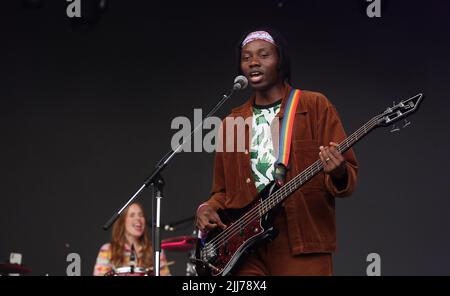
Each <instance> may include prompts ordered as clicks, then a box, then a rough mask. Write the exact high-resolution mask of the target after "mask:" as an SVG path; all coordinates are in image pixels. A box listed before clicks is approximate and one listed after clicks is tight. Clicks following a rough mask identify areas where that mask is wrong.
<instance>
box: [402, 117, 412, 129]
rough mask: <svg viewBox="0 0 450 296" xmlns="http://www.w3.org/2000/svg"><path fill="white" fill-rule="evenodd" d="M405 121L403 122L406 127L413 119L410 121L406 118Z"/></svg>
mask: <svg viewBox="0 0 450 296" xmlns="http://www.w3.org/2000/svg"><path fill="white" fill-rule="evenodd" d="M404 122H405V123H403V127H404V128H405V127H407V126H408V125H410V124H411V121H408V120H406V119H405V120H404Z"/></svg>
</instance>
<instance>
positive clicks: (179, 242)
mask: <svg viewBox="0 0 450 296" xmlns="http://www.w3.org/2000/svg"><path fill="white" fill-rule="evenodd" d="M196 240H197V238H196V237H194V236H186V235H185V236H177V237H171V238H168V239H165V240H163V241H162V242H161V249H162V250H165V251H175V252H192V251H193V250H194V248H195V241H196ZM173 264H175V261H169V262H167V264H165V265H164V266H170V265H173ZM189 264H190V263H188V267H187V271H188V275H190V274H189V273H193V272H195V270H192V266H189ZM162 267H163V266H162ZM152 275H153V267H150V268H143V267H133V266H124V267H118V268H115V269H113V270H111V271H110V272H108V273H106V274H105V276H152ZM192 275H194V274H192Z"/></svg>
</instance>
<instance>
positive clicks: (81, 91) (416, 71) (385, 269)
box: [0, 0, 450, 275]
mask: <svg viewBox="0 0 450 296" xmlns="http://www.w3.org/2000/svg"><path fill="white" fill-rule="evenodd" d="M22 3H23V2H22V1H11V0H9V1H2V3H1V7H0V11H1V17H0V28H1V44H0V45H1V46H0V48H1V49H0V50H1V52H0V53H1V54H0V69H1V70H0V73H1V74H0V75H1V77H0V78H1V79H0V98H1V107H0V115H1V116H0V118H1V122H0V126H1V128H0V130H1V136H2V137H1V139H2V140H1V145H0V157H1V158H0V161H1V162H0V163H1V165H0V167H1V169H0V174H1V175H0V180H1V181H0V184H1V190H0V196H1V202H0V213H1V215H0V260H2V261H3V260H6V259H7V258H9V253H10V252H19V253H22V254H23V263H24V264H25V265H27V266H29V267H31V268H32V269H33V272H32V274H33V275H44V274H50V275H64V274H65V272H66V266H67V265H68V263H67V262H66V256H67V254H69V253H71V252H76V253H79V254H80V256H81V258H82V262H81V264H82V274H83V275H89V274H91V273H92V269H93V265H94V263H95V258H96V255H97V252H98V249H99V247H100V246H101V245H102V244H103V243H105V242H107V241H109V238H110V232H104V231H103V230H102V229H101V226H102V225H103V224H104V222H105V221H106V220H107V219H108V218H109V217H110V216H111V214H112V213H113V212H114V211H115V210H116V209H118V208H120V207H121V206H122V204H123V203H124V202H125V201H126V200H128V198H129V197H130V196H131V194H132V193H133V192H134V191H135V190H137V188H138V187H139V186H140V185H141V184H142V181H143V180H144V179H145V177H146V176H147V175H148V174H149V173H150V171H151V170H152V168H153V166H154V165H155V163H156V161H157V160H158V159H159V158H160V157H161V156H162V155H163V154H164V153H165V152H166V151H167V150H168V149H169V148H170V140H171V137H172V135H173V134H174V133H175V132H176V130H172V129H171V128H170V124H171V121H172V119H173V118H175V117H177V116H187V117H189V118H191V119H192V118H193V109H194V108H203V110H204V113H206V111H207V110H209V108H210V107H212V106H213V105H214V104H215V102H216V101H217V100H218V99H219V98H220V96H221V95H222V94H223V93H225V92H226V91H227V90H228V89H229V87H230V86H231V82H232V80H233V78H234V76H235V75H236V66H235V55H234V49H235V45H236V42H237V41H238V39H239V38H240V37H241V35H242V34H243V33H244V32H245V31H246V30H248V29H252V28H255V27H257V26H261V25H269V26H272V27H274V28H276V29H278V30H279V31H281V32H282V33H283V35H284V36H285V38H286V39H287V40H288V43H289V46H290V53H291V56H292V62H293V63H292V66H293V79H292V80H293V84H294V86H296V87H299V88H302V89H308V90H314V91H319V92H322V93H324V94H325V95H326V96H327V97H328V98H329V99H330V100H331V101H332V102H333V103H334V105H335V106H336V108H337V109H338V111H339V113H340V116H341V119H342V121H343V123H344V125H345V127H346V130H347V132H348V133H350V132H352V131H353V130H355V129H357V128H358V127H359V126H361V125H362V124H363V123H364V122H366V121H367V120H368V119H369V118H371V117H372V116H374V115H376V114H378V113H379V112H381V111H383V110H384V109H385V108H386V107H387V106H389V105H391V104H392V102H393V101H396V102H398V101H400V100H402V99H405V98H408V97H410V96H412V95H415V94H416V93H418V92H424V93H425V95H426V98H425V100H424V102H423V103H422V105H421V107H420V110H419V111H418V112H417V113H416V114H415V115H413V116H412V117H410V118H409V120H410V121H411V122H412V124H411V125H409V126H408V127H407V128H405V129H402V130H401V131H400V132H398V133H390V132H389V130H390V129H389V128H386V129H383V130H376V131H375V132H373V133H372V134H371V135H369V136H368V137H367V138H366V139H365V140H363V141H362V142H361V143H359V144H358V145H357V146H356V147H355V152H356V154H357V157H358V161H359V164H360V174H359V185H358V189H357V191H356V192H355V194H354V195H353V196H352V197H351V198H350V199H344V200H339V201H338V202H337V227H338V251H337V253H336V255H335V257H334V263H335V266H334V267H335V273H336V274H337V275H365V274H366V266H367V265H368V263H367V262H366V256H367V255H368V254H369V253H372V252H375V253H378V254H380V256H381V272H382V274H383V275H449V274H450V265H449V264H450V251H449V250H450V237H449V235H448V226H449V225H450V220H449V219H450V218H449V215H448V211H449V209H450V201H449V194H448V182H449V174H448V165H449V160H450V158H449V153H448V151H449V150H450V149H449V148H450V142H449V136H448V127H449V122H450V120H449V116H448V111H449V107H450V103H449V100H448V91H449V89H450V84H449V78H450V70H449V66H450V62H449V59H448V57H447V55H448V52H449V49H450V38H449V31H448V28H449V19H450V13H449V9H450V5H449V4H448V2H447V1H443V0H442V1H438V0H433V1H395V2H394V1H382V17H381V18H368V17H367V15H366V12H365V9H366V7H367V5H368V3H367V2H365V1H357V0H353V1H323V0H321V1H245V2H244V1H241V2H238V1H236V2H233V1H227V2H226V3H225V2H217V3H216V1H210V2H209V3H208V2H202V1H184V2H180V3H178V2H172V1H165V2H164V3H160V2H158V3H156V2H153V1H109V3H108V6H107V9H106V11H105V13H104V14H103V15H102V17H101V19H100V20H99V22H98V23H97V24H95V25H92V26H90V27H88V28H85V27H84V26H83V25H73V24H72V20H71V19H69V18H68V17H67V15H66V7H67V5H68V4H69V3H68V2H65V1H43V2H42V3H43V4H42V6H41V7H40V8H36V9H32V8H27V7H25V6H24V5H23V4H22ZM83 7H84V6H83ZM248 94H249V91H245V92H244V93H241V94H239V95H237V96H235V97H234V98H233V99H232V101H230V102H228V103H227V104H226V105H225V106H224V108H223V109H222V110H221V112H220V115H221V116H224V115H226V114H227V113H228V112H229V111H230V109H231V108H232V107H233V106H237V105H239V104H241V103H243V102H244V101H245V100H246V98H247V97H248ZM402 125H403V124H402V123H399V124H398V126H399V127H401V126H402ZM212 159H213V154H209V153H206V152H203V153H186V154H181V155H178V156H177V157H176V158H175V159H174V161H173V162H172V163H171V164H170V167H168V168H167V169H166V170H165V173H164V177H165V180H166V183H167V186H166V190H165V198H164V199H163V202H162V206H163V208H162V221H163V223H169V222H172V221H176V220H178V219H183V218H186V217H189V216H192V215H193V214H194V212H195V209H196V207H197V206H198V204H199V203H201V202H202V201H203V200H205V199H207V197H208V192H209V189H210V183H211V172H212ZM139 200H140V201H141V202H142V203H144V205H145V207H146V209H147V211H150V207H151V194H150V191H145V192H144V194H143V195H142V196H141V197H140V199H139ZM192 230H193V227H192V223H190V224H189V223H188V224H187V227H185V228H184V229H180V230H177V231H175V232H172V233H163V237H164V238H166V237H171V236H176V235H189V234H191V233H192ZM167 256H168V259H169V260H175V261H176V264H175V265H174V266H173V267H172V273H173V274H175V275H183V274H184V273H185V268H186V258H187V254H184V253H175V252H168V253H167Z"/></svg>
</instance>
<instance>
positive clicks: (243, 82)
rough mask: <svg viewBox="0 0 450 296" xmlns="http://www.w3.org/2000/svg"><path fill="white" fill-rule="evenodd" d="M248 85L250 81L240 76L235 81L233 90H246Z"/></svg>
mask: <svg viewBox="0 0 450 296" xmlns="http://www.w3.org/2000/svg"><path fill="white" fill-rule="evenodd" d="M247 85H248V80H247V78H246V77H245V76H243V75H239V76H236V78H235V79H234V85H233V90H238V89H245V88H246V87H247Z"/></svg>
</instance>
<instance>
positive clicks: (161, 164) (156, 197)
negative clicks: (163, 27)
mask: <svg viewBox="0 0 450 296" xmlns="http://www.w3.org/2000/svg"><path fill="white" fill-rule="evenodd" d="M245 86H246V85H244V86H242V85H241V84H238V83H235V84H234V86H233V88H232V89H231V90H230V91H229V92H228V93H227V94H225V95H223V96H222V98H221V99H220V100H219V102H218V103H217V104H216V105H215V106H214V107H213V108H212V109H211V110H210V111H209V112H208V114H207V115H206V116H205V117H204V118H203V119H202V121H201V122H200V123H199V124H198V125H197V126H196V127H195V128H194V129H193V130H192V131H191V133H190V134H189V136H188V137H187V139H185V140H184V141H183V142H182V143H181V144H178V146H177V147H176V148H175V149H171V150H169V151H168V152H167V153H166V154H165V155H164V156H163V157H162V158H161V159H160V160H159V161H158V162H157V164H156V166H155V168H154V170H153V172H152V173H151V174H150V176H149V177H147V179H145V181H144V183H143V184H142V185H141V187H139V189H138V190H137V191H136V192H135V193H134V194H133V195H132V196H131V198H130V199H129V200H128V201H127V202H126V203H125V204H124V205H123V207H122V208H120V210H118V211H117V212H116V213H114V214H113V215H112V216H111V218H109V220H108V221H107V222H106V223H105V225H104V226H103V229H104V230H107V229H108V228H109V227H111V225H112V224H113V223H114V222H115V221H116V220H117V218H119V216H120V215H121V214H122V212H123V211H124V210H125V209H126V208H127V207H128V206H129V205H130V204H132V203H133V201H134V200H135V199H136V198H137V197H138V195H139V194H140V193H141V191H142V190H144V188H146V187H148V186H150V185H151V186H152V187H153V200H152V214H153V215H152V217H155V221H154V223H153V224H152V238H153V249H154V254H153V262H154V264H153V270H154V273H155V276H159V273H160V270H159V269H160V253H161V240H160V224H161V221H160V220H161V216H160V214H161V199H162V198H163V189H164V180H163V178H162V176H161V172H162V171H163V170H164V168H165V167H166V166H167V164H168V163H169V162H170V160H171V159H172V158H173V157H174V156H175V154H176V153H178V152H180V149H181V148H182V147H183V146H184V145H185V144H186V143H187V142H189V141H190V139H191V138H192V136H193V135H194V134H195V133H196V132H197V130H199V129H200V128H201V127H202V125H203V122H204V121H205V119H206V118H208V117H211V116H212V115H214V114H215V113H216V112H217V110H219V108H220V107H222V105H223V104H224V103H225V102H226V101H227V100H228V99H229V98H231V96H232V95H233V93H234V91H235V90H238V89H241V88H242V89H243V88H245ZM155 202H156V206H155Z"/></svg>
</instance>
